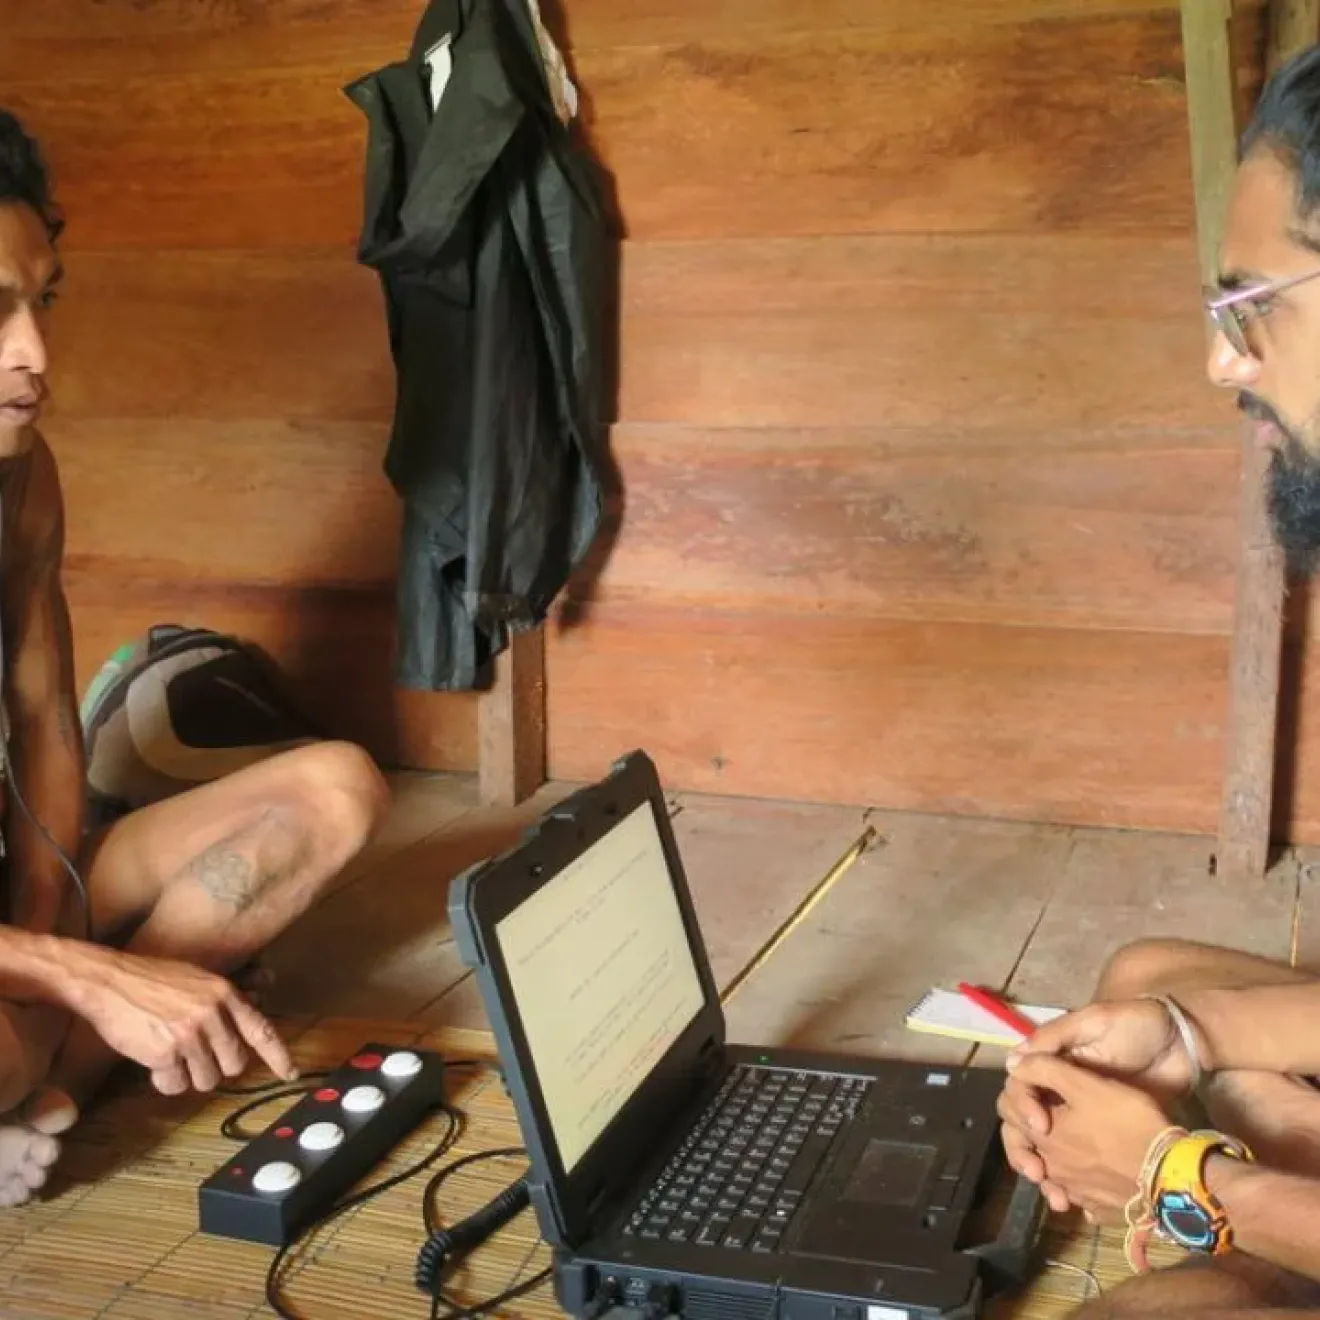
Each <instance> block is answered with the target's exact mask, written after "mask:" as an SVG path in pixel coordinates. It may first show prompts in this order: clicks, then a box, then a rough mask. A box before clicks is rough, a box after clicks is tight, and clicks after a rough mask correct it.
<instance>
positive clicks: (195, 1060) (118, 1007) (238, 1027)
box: [67, 945, 298, 1095]
mask: <svg viewBox="0 0 1320 1320" xmlns="http://www.w3.org/2000/svg"><path fill="white" fill-rule="evenodd" d="M67 967H68V970H69V971H70V972H71V973H72V974H73V978H74V984H73V987H72V989H71V990H70V993H69V1003H70V1006H71V1007H72V1008H73V1009H74V1011H75V1012H76V1013H77V1014H78V1015H79V1016H80V1017H82V1018H85V1019H86V1020H87V1022H88V1023H89V1024H90V1025H91V1027H92V1028H93V1030H94V1031H95V1032H96V1033H97V1035H99V1036H100V1037H101V1039H102V1040H104V1041H105V1043H106V1044H107V1045H109V1046H110V1048H111V1049H113V1050H115V1051H117V1052H118V1053H119V1054H122V1055H124V1057H125V1058H128V1059H132V1060H133V1061H134V1062H135V1063H139V1064H141V1065H142V1066H143V1067H144V1068H146V1069H148V1070H149V1071H150V1073H151V1080H152V1083H153V1084H154V1085H155V1087H156V1089H157V1090H158V1091H160V1092H161V1093H162V1094H164V1095H178V1094H180V1093H181V1092H183V1091H186V1090H187V1089H188V1087H189V1084H191V1085H192V1086H193V1087H194V1088H196V1089H197V1090H199V1091H209V1090H211V1089H213V1088H214V1087H215V1086H216V1085H217V1083H218V1082H219V1080H220V1078H221V1076H222V1075H223V1076H225V1077H237V1076H238V1075H239V1074H240V1073H241V1072H242V1071H243V1069H244V1067H245V1066H246V1065H247V1061H248V1057H249V1056H248V1050H249V1048H250V1049H251V1050H253V1051H255V1052H256V1054H257V1055H258V1056H260V1058H261V1059H262V1060H263V1061H264V1062H265V1063H266V1064H267V1065H268V1066H269V1068H270V1069H271V1071H272V1072H273V1073H274V1074H275V1075H276V1076H277V1077H280V1078H283V1079H284V1080H286V1081H292V1080H294V1079H295V1078H296V1077H297V1076H298V1070H297V1068H296V1067H295V1066H294V1063H293V1060H292V1058H291V1057H290V1055H289V1052H288V1049H287V1048H286V1047H285V1045H284V1042H283V1041H282V1040H281V1039H280V1038H279V1034H278V1033H277V1032H276V1030H275V1028H274V1027H273V1026H272V1025H271V1024H270V1023H269V1022H268V1021H267V1020H266V1018H265V1017H263V1016H262V1015H261V1014H260V1013H258V1012H257V1010H256V1009H255V1008H253V1007H252V1005H251V1004H249V1003H248V1002H247V1000H246V999H244V998H243V996H242V995H241V994H240V993H239V992H238V990H237V989H235V987H234V986H233V985H232V984H231V983H230V982H229V981H227V980H226V979H225V978H224V977H222V976H216V975H214V974H213V973H211V972H206V971H203V970H202V969H201V968H198V967H193V966H190V965H189V964H188V963H181V962H173V961H169V960H166V959H160V958H143V957H139V956H138V955H136V954H131V953H120V952H117V951H115V950H111V949H104V948H100V947H98V946H95V945H82V946H80V948H79V951H78V953H77V954H76V955H73V956H70V957H69V960H68V963H67Z"/></svg>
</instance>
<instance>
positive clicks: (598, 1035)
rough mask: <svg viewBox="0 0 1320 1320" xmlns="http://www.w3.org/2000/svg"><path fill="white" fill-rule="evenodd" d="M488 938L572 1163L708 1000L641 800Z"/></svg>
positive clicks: (566, 1159) (569, 1165) (563, 1153)
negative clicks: (495, 945) (500, 958)
mask: <svg viewBox="0 0 1320 1320" xmlns="http://www.w3.org/2000/svg"><path fill="white" fill-rule="evenodd" d="M495 935H496V938H497V939H498V941H499V943H500V948H501V950H502V952H503V955H504V961H505V965H506V968H507V973H506V974H507V976H508V981H509V986H510V989H511V991H512V993H513V997H514V1000H515V1002H516V1004H517V1011H518V1016H519V1017H520V1019H521V1021H522V1026H523V1031H524V1033H525V1035H526V1037H527V1046H528V1050H529V1051H530V1053H531V1056H532V1063H533V1066H534V1067H535V1069H536V1074H537V1080H538V1082H539V1084H540V1087H541V1091H542V1095H543V1098H544V1102H545V1107H546V1112H547V1114H548V1115H549V1119H550V1124H551V1127H552V1128H553V1130H554V1136H555V1141H556V1144H557V1145H558V1147H559V1154H560V1158H561V1159H562V1160H563V1163H564V1169H565V1171H571V1170H572V1169H573V1167H574V1166H575V1165H576V1164H577V1162H578V1161H579V1160H580V1159H581V1158H582V1156H583V1155H584V1154H585V1153H586V1152H587V1150H588V1149H589V1148H590V1146H591V1143H592V1142H593V1141H595V1139H596V1138H597V1137H598V1136H599V1135H600V1134H601V1133H602V1132H603V1131H604V1130H605V1128H606V1127H607V1126H608V1125H609V1123H610V1121H611V1120H612V1119H613V1118H614V1116H615V1115H616V1114H617V1113H618V1112H619V1110H620V1109H622V1108H623V1106H624V1104H625V1103H626V1102H627V1101H628V1098H629V1097H630V1096H631V1095H632V1094H633V1092H634V1091H635V1090H637V1088H638V1087H639V1086H640V1085H641V1083H642V1082H643V1081H644V1080H645V1078H646V1076H647V1074H648V1073H649V1072H650V1070H651V1069H652V1068H653V1067H654V1066H655V1065H656V1064H657V1063H658V1062H659V1061H660V1059H662V1058H663V1057H664V1054H665V1052H666V1051H667V1050H668V1049H669V1048H670V1047H671V1046H672V1045H673V1043H674V1042H675V1041H676V1040H677V1039H678V1038H679V1036H681V1035H682V1033H683V1031H684V1029H685V1028H686V1027H687V1026H688V1025H689V1024H690V1023H691V1022H692V1020H693V1019H694V1018H695V1017H696V1016H697V1014H698V1013H699V1012H700V1011H701V1009H702V1006H703V1004H704V1002H705V999H704V996H703V994H702V987H701V981H700V978H699V977H698V974H697V968H696V964H695V963H694V961H693V958H692V951H691V947H690V946H689V944H688V936H687V930H686V928H685V927H684V925H683V915H682V912H681V910H680V908H679V905H678V899H677V897H676V895H675V893H674V886H673V884H672V883H671V881H670V877H669V865H668V862H667V861H666V858H665V852H664V847H663V845H662V844H661V841H660V833H659V831H658V830H657V828H656V822H655V815H654V813H653V808H652V807H651V805H650V803H649V802H648V803H643V804H642V805H641V806H639V807H638V808H636V810H634V811H633V812H632V813H631V814H629V815H628V816H625V817H624V818H623V819H622V820H621V821H620V822H619V824H618V825H616V826H615V827H614V828H613V829H611V830H610V831H609V832H608V833H607V834H605V835H604V836H603V837H602V838H601V839H599V840H598V841H597V842H596V843H594V844H593V845H592V846H591V847H590V848H589V849H587V850H586V851H585V852H584V853H583V854H582V855H581V856H580V857H578V858H577V859H575V860H574V861H573V862H571V863H570V864H569V865H568V866H566V867H565V868H564V869H563V870H562V871H560V872H559V873H558V874H557V875H556V876H555V877H554V878H553V879H551V880H550V881H549V882H548V883H546V884H545V885H543V886H541V887H540V888H539V889H538V890H537V891H536V893H534V894H533V895H532V896H531V897H530V898H529V899H527V901H526V902H524V903H521V904H520V905H519V906H518V907H517V908H516V909H515V910H514V911H513V912H511V913H509V915H508V916H506V917H504V918H503V919H502V920H501V921H500V922H499V923H498V924H497V925H496V926H495Z"/></svg>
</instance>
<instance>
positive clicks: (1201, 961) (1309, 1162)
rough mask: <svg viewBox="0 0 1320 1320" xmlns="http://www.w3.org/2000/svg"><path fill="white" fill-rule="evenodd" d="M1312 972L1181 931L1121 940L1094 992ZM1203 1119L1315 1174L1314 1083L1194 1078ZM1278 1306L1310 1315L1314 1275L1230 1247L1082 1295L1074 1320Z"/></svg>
mask: <svg viewBox="0 0 1320 1320" xmlns="http://www.w3.org/2000/svg"><path fill="white" fill-rule="evenodd" d="M1310 979H1312V978H1310V977H1308V976H1307V975H1306V974H1305V973H1303V972H1299V971H1295V970H1293V969H1292V968H1290V967H1286V966H1283V965H1282V964H1279V963H1273V962H1269V961H1267V960H1266V959H1263V958H1256V957H1253V956H1252V955H1250V954H1245V953H1238V952H1236V951H1234V950H1230V949H1218V948H1214V947H1212V946H1210V945H1203V944H1194V943H1191V942H1189V941H1181V940H1147V941H1141V942H1138V943H1136V944H1132V945H1129V946H1128V947H1127V948H1125V949H1121V950H1120V951H1119V952H1118V953H1117V954H1116V955H1115V956H1114V957H1113V958H1112V959H1111V960H1110V962H1109V965H1108V966H1107V967H1106V968H1105V970H1104V973H1103V974H1102V976H1101V978H1100V984H1099V986H1098V988H1097V991H1096V998H1097V999H1131V998H1134V997H1136V996H1138V995H1143V994H1148V993H1153V992H1161V991H1163V992H1167V993H1171V994H1175V995H1176V994H1177V993H1178V991H1179V990H1186V989H1188V988H1189V987H1191V986H1210V985H1213V986H1223V987H1229V986H1249V985H1277V984H1280V983H1284V982H1293V981H1305V980H1310ZM1201 1098H1202V1101H1203V1103H1204V1106H1205V1109H1206V1111H1207V1116H1208V1117H1209V1120H1210V1122H1211V1124H1212V1125H1213V1126H1214V1127H1215V1128H1216V1129H1218V1130H1219V1131H1223V1132H1228V1133H1231V1134H1232V1135H1234V1136H1236V1137H1238V1138H1240V1139H1241V1140H1243V1141H1245V1142H1246V1143H1247V1145H1248V1146H1250V1147H1251V1148H1252V1150H1253V1151H1254V1153H1255V1154H1256V1156H1257V1158H1258V1159H1259V1160H1260V1161H1261V1163H1263V1164H1268V1165H1272V1166H1273V1167H1275V1168H1278V1169H1283V1170H1286V1171H1288V1172H1290V1173H1300V1174H1310V1175H1311V1176H1313V1177H1316V1178H1320V1091H1317V1090H1316V1089H1315V1088H1314V1087H1313V1086H1311V1085H1310V1084H1309V1083H1308V1082H1305V1081H1302V1080H1301V1079H1300V1078H1295V1077H1287V1076H1283V1075H1280V1074H1278V1073H1255V1072H1223V1073H1217V1074H1215V1075H1214V1076H1213V1077H1212V1078H1210V1079H1209V1080H1208V1081H1207V1082H1206V1083H1205V1085H1204V1089H1203V1091H1202V1097H1201ZM1280 1310H1284V1311H1287V1312H1289V1313H1290V1314H1291V1315H1293V1316H1295V1317H1298V1320H1303V1318H1304V1317H1310V1318H1312V1320H1320V1284H1317V1283H1314V1282H1311V1281H1309V1280H1306V1279H1303V1278H1300V1277H1299V1276H1297V1275H1295V1274H1292V1273H1290V1272H1288V1271H1287V1270H1281V1269H1279V1268H1277V1267H1275V1266H1273V1265H1268V1264H1266V1263H1264V1262H1263V1261H1260V1260H1257V1259H1255V1258H1254V1257H1250V1256H1246V1255H1243V1254H1241V1253H1233V1254H1230V1255H1229V1256H1227V1257H1225V1258H1223V1260H1221V1261H1201V1260H1192V1261H1189V1262H1188V1263H1187V1264H1185V1265H1179V1266H1175V1267H1174V1268H1172V1269H1167V1270H1163V1271H1160V1272H1157V1273H1154V1274H1149V1275H1143V1276H1141V1277H1140V1278H1136V1279H1133V1280H1131V1281H1130V1282H1128V1283H1125V1284H1123V1285H1122V1286H1120V1287H1118V1288H1116V1289H1115V1290H1114V1291H1113V1292H1112V1293H1110V1294H1109V1295H1108V1296H1106V1297H1104V1298H1103V1299H1101V1300H1100V1301H1097V1302H1092V1303H1089V1304H1088V1305H1086V1306H1084V1307H1083V1308H1082V1309H1081V1310H1080V1311H1079V1312H1078V1313H1077V1320H1136V1318H1137V1317H1148V1316H1149V1317H1154V1316H1161V1315H1179V1314H1185V1315H1189V1316H1190V1315H1195V1316H1197V1317H1198V1320H1257V1317H1260V1320H1268V1317H1272V1316H1274V1315H1275V1314H1276V1313H1277V1312H1278V1311H1280Z"/></svg>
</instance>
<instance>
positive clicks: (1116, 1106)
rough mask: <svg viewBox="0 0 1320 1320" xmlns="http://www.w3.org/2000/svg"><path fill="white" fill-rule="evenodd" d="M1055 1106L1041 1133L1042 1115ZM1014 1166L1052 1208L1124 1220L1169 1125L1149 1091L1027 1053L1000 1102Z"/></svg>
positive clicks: (1000, 1114) (1000, 1112)
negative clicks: (1038, 1121) (1143, 1168)
mask: <svg viewBox="0 0 1320 1320" xmlns="http://www.w3.org/2000/svg"><path fill="white" fill-rule="evenodd" d="M1042 1097H1044V1098H1046V1099H1047V1100H1048V1109H1049V1115H1048V1122H1047V1124H1046V1129H1045V1130H1044V1131H1041V1130H1040V1128H1039V1126H1038V1125H1035V1123H1034V1114H1035V1111H1036V1110H1037V1109H1038V1108H1041V1107H1042V1106H1041V1098H1042ZM999 1116H1000V1117H1001V1118H1002V1119H1003V1120H1004V1129H1003V1138H1004V1147H1005V1150H1006V1152H1007V1154H1008V1159H1009V1163H1010V1164H1011V1165H1012V1166H1013V1168H1015V1169H1016V1170H1017V1171H1018V1172H1019V1173H1020V1174H1022V1176H1023V1177H1025V1178H1028V1179H1030V1180H1031V1181H1032V1182H1035V1183H1038V1184H1040V1186H1041V1190H1042V1193H1043V1194H1044V1195H1045V1196H1046V1199H1047V1200H1048V1201H1049V1204H1050V1206H1051V1208H1052V1209H1054V1210H1055V1211H1058V1212H1062V1211H1065V1210H1067V1209H1068V1208H1069V1206H1072V1205H1077V1206H1080V1207H1081V1208H1082V1209H1083V1210H1085V1211H1086V1212H1087V1213H1088V1214H1090V1215H1091V1216H1093V1217H1094V1218H1097V1219H1114V1218H1121V1217H1122V1212H1123V1209H1124V1207H1125V1206H1126V1205H1127V1203H1128V1202H1129V1201H1130V1200H1131V1199H1132V1197H1133V1196H1134V1195H1135V1194H1136V1192H1137V1189H1138V1179H1139V1178H1140V1176H1141V1165H1142V1162H1143V1161H1144V1160H1145V1158H1146V1153H1147V1151H1149V1150H1150V1146H1151V1143H1152V1142H1153V1141H1154V1140H1155V1138H1156V1137H1157V1136H1159V1134H1160V1133H1161V1132H1163V1131H1164V1129H1165V1128H1166V1127H1168V1126H1169V1120H1168V1118H1167V1117H1165V1114H1164V1111H1163V1110H1162V1109H1161V1108H1160V1106H1159V1104H1158V1103H1157V1102H1156V1101H1155V1100H1154V1099H1152V1098H1151V1097H1150V1096H1149V1095H1148V1094H1146V1092H1145V1091H1144V1090H1140V1089H1138V1088H1137V1087H1135V1086H1130V1085H1127V1084H1125V1083H1123V1082H1119V1081H1114V1080H1113V1079H1111V1078H1108V1077H1102V1076H1100V1075H1099V1074H1098V1073H1096V1072H1094V1071H1092V1070H1091V1069H1090V1068H1085V1067H1078V1066H1077V1065H1075V1064H1071V1063H1066V1062H1065V1061H1064V1060H1062V1059H1059V1058H1056V1057H1054V1056H1052V1055H1049V1054H1035V1053H1032V1054H1027V1055H1025V1056H1024V1057H1022V1058H1021V1060H1020V1061H1019V1062H1018V1063H1017V1065H1016V1067H1015V1068H1014V1071H1013V1076H1012V1077H1011V1079H1010V1080H1009V1082H1008V1084H1007V1085H1006V1086H1005V1088H1004V1090H1003V1092H1002V1094H1001V1095H1000V1098H999Z"/></svg>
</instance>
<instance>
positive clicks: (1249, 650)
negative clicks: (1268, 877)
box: [1182, 0, 1320, 880]
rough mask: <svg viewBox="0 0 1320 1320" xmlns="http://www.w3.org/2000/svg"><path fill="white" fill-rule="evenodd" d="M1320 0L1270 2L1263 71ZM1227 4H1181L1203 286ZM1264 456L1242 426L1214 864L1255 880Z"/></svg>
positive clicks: (1291, 45) (1268, 772)
mask: <svg viewBox="0 0 1320 1320" xmlns="http://www.w3.org/2000/svg"><path fill="white" fill-rule="evenodd" d="M1318 14H1320V0H1274V3H1273V4H1272V5H1271V10H1270V15H1269V33H1270V36H1269V45H1268V50H1267V54H1266V67H1267V72H1273V70H1275V69H1276V68H1277V67H1278V66H1279V65H1280V64H1281V63H1283V62H1284V61H1285V60H1286V59H1287V58H1288V57H1289V56H1290V55H1292V54H1293V53H1295V51H1296V50H1298V49H1300V48H1301V47H1302V46H1304V45H1308V44H1310V43H1311V42H1313V41H1314V40H1315V37H1316V29H1317V16H1318ZM1231 17H1232V4H1231V0H1182V29H1183V56H1184V60H1185V67H1186V74H1187V112H1188V123H1189V129H1190V135H1191V151H1192V177H1193V184H1194V187H1195V192H1196V220H1197V238H1198V250H1199V253H1200V261H1201V276H1202V281H1203V283H1212V282H1214V280H1215V278H1216V276H1217V273H1218V263H1219V247H1220V242H1221V240H1222V238H1223V231H1224V223H1225V219H1226V213H1227V204H1228V197H1229V192H1230V189H1231V187H1232V181H1233V176H1234V173H1235V171H1236V166H1237V136H1238V125H1237V123H1236V120H1235V115H1234V68H1233V58H1232V49H1231V46H1230V42H1229V20H1230V19H1231ZM1268 469H1269V453H1268V451H1267V450H1265V449H1263V448H1262V447H1261V446H1260V445H1259V444H1257V443H1256V442H1255V439H1254V436H1253V434H1252V430H1251V428H1250V427H1244V428H1243V437H1242V462H1241V473H1242V478H1241V479H1242V490H1241V531H1240V543H1241V548H1240V553H1239V557H1238V580H1237V598H1236V603H1235V607H1234V619H1233V642H1232V649H1231V659H1230V671H1229V707H1228V719H1227V726H1226V738H1225V764H1224V782H1223V791H1222V795H1221V798H1220V810H1219V839H1218V848H1217V852H1216V857H1215V865H1216V867H1217V869H1218V871H1219V873H1220V874H1223V875H1227V876H1229V877H1231V878H1234V879H1238V880H1255V879H1259V878H1260V877H1261V876H1263V875H1264V874H1265V871H1266V870H1267V868H1268V866H1269V850H1270V824H1271V819H1272V815H1273V811H1272V808H1273V799H1274V776H1275V767H1276V761H1277V750H1276V740H1277V737H1278V710H1279V672H1280V659H1281V654H1282V646H1283V605H1284V598H1285V593H1286V580H1285V574H1284V566H1283V556H1282V555H1281V553H1280V552H1279V549H1278V547H1277V545H1276V544H1275V541H1274V536H1273V533H1272V530H1271V527H1270V519H1269V512H1268V509H1267V507H1266V477H1267V473H1268Z"/></svg>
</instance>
